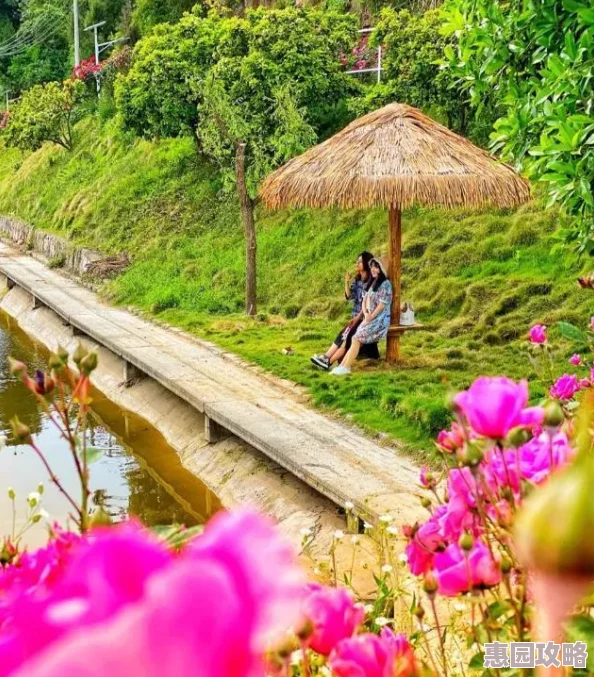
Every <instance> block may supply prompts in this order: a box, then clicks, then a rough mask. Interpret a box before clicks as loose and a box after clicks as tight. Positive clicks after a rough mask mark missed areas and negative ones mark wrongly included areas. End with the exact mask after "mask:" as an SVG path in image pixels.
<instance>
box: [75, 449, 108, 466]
mask: <svg viewBox="0 0 594 677" xmlns="http://www.w3.org/2000/svg"><path fill="white" fill-rule="evenodd" d="M104 453H105V449H102V448H101V447H87V465H91V463H96V462H97V461H99V460H100V459H101V458H102V457H103V454H104ZM82 455H83V452H82V449H81V451H80V457H81V459H82Z"/></svg>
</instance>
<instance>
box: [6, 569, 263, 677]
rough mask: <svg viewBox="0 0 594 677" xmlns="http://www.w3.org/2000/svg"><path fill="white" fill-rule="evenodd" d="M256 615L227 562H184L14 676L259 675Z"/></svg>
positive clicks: (43, 654)
mask: <svg viewBox="0 0 594 677" xmlns="http://www.w3.org/2000/svg"><path fill="white" fill-rule="evenodd" d="M256 614H257V609H256V608H255V607H254V606H253V604H252V603H251V600H250V598H249V595H242V594H241V592H240V591H239V590H238V587H237V581H234V580H233V576H232V575H231V574H230V572H229V571H228V570H226V567H225V566H224V565H223V564H221V563H218V562H216V561H215V560H211V561H202V562H198V563H196V562H192V561H191V560H189V559H181V560H179V561H178V562H177V563H176V564H174V565H172V566H171V567H168V568H167V569H164V570H163V571H162V572H160V573H158V574H157V575H156V576H155V577H154V578H153V579H151V581H150V585H149V586H148V588H147V593H146V595H145V596H144V598H143V599H142V600H141V601H140V602H139V603H138V604H135V605H131V606H129V607H127V608H125V609H123V610H122V611H121V613H119V614H117V615H115V616H114V617H113V618H112V619H110V621H108V622H106V623H102V624H100V625H98V626H96V627H95V628H94V629H93V630H92V631H89V629H88V628H85V627H81V628H80V630H78V631H73V632H72V633H70V634H69V635H68V636H67V637H66V638H65V640H64V641H61V642H56V643H55V644H54V645H53V646H52V647H51V648H50V649H49V650H48V651H46V652H44V653H42V654H40V655H39V656H38V657H36V659H35V660H33V661H30V662H27V663H26V664H25V665H24V666H23V667H22V668H21V669H20V670H18V671H17V672H15V673H13V675H11V677H31V676H32V675H35V677H65V675H76V677H105V676H106V675H109V677H131V675H142V677H163V676H164V675H200V677H260V676H261V675H263V670H264V668H263V664H262V659H261V657H260V654H259V652H255V651H254V647H253V646H252V632H253V631H254V628H255V625H256V624H257V620H256ZM238 619H240V622H238Z"/></svg>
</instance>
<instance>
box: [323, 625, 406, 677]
mask: <svg viewBox="0 0 594 677" xmlns="http://www.w3.org/2000/svg"><path fill="white" fill-rule="evenodd" d="M395 657H396V649H395V646H394V644H393V642H392V641H390V640H386V638H382V637H378V636H377V635H371V634H368V633H366V634H363V635H357V636H356V637H352V638H351V639H344V640H343V641H342V642H340V643H339V644H338V645H337V647H336V648H335V649H334V651H333V652H332V653H331V654H330V660H329V665H330V668H331V669H332V673H333V675H335V677H394V659H395Z"/></svg>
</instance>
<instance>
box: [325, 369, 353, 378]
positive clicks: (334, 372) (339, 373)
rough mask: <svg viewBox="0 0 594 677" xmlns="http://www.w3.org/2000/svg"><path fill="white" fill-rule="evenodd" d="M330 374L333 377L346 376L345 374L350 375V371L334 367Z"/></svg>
mask: <svg viewBox="0 0 594 677" xmlns="http://www.w3.org/2000/svg"><path fill="white" fill-rule="evenodd" d="M330 373H331V374H332V375H333V376H346V374H350V373H351V370H350V369H347V368H346V367H334V369H333V370H332V371H331V372H330Z"/></svg>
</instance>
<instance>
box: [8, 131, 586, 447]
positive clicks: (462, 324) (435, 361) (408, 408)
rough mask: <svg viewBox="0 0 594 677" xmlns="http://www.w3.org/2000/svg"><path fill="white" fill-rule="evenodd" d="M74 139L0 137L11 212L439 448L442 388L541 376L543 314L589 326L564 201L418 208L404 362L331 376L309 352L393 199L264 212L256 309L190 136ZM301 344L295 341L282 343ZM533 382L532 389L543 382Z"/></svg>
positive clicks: (356, 417) (387, 425)
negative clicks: (127, 260)
mask: <svg viewBox="0 0 594 677" xmlns="http://www.w3.org/2000/svg"><path fill="white" fill-rule="evenodd" d="M77 134H78V137H79V138H78V144H77V147H76V149H75V151H74V152H73V153H72V154H68V153H66V152H64V151H62V150H61V149H57V148H51V147H46V148H44V149H42V150H40V151H38V152H37V153H34V154H31V155H27V156H22V155H21V154H20V153H18V152H16V151H12V150H7V149H0V177H1V178H0V213H3V214H15V215H18V216H19V217H20V218H22V219H23V220H25V221H28V222H30V223H32V224H34V225H36V226H38V227H39V228H42V229H45V230H49V231H52V232H55V233H58V234H60V235H63V236H66V237H68V238H70V239H71V240H72V241H74V242H75V243H79V244H85V245H87V246H91V247H96V248H99V249H102V250H103V251H105V252H108V253H116V252H120V251H124V250H125V251H128V252H129V254H130V255H131V257H132V259H133V264H132V266H131V267H130V268H129V269H128V270H127V271H126V272H125V273H124V274H123V275H121V276H120V277H118V278H117V279H116V280H114V281H112V282H110V283H109V284H107V285H106V286H105V288H104V293H105V294H106V295H107V296H108V297H109V298H110V299H111V300H112V301H113V302H115V303H118V304H124V305H133V306H136V307H138V308H140V309H143V310H145V311H148V312H151V313H154V314H155V315H157V316H158V317H159V319H162V320H164V321H167V322H170V323H172V324H176V325H179V326H181V327H184V328H186V329H188V330H189V331H191V332H194V333H195V334H197V335H198V336H201V337H203V338H205V339H208V340H211V341H214V342H216V343H218V344H220V345H222V346H224V347H225V348H228V349H230V350H232V351H234V352H236V353H238V354H239V355H241V356H243V357H245V358H247V359H249V360H251V361H253V362H256V363H258V364H259V365H261V366H262V367H264V368H265V369H267V370H269V371H271V372H273V373H274V374H276V375H278V376H280V377H282V378H288V379H291V380H293V381H295V382H297V383H299V384H301V385H303V386H305V387H306V388H307V389H308V391H309V392H310V393H311V395H312V398H313V401H314V402H315V404H316V405H318V406H320V407H322V408H325V409H328V410H338V411H340V412H341V413H343V414H345V415H348V416H349V418H351V419H352V420H353V421H354V422H355V423H357V424H359V425H361V426H363V427H364V428H366V429H368V430H369V431H374V432H376V433H384V434H387V435H389V436H393V437H395V438H398V439H400V440H401V441H403V442H404V443H406V444H408V445H410V447H411V448H412V449H421V450H425V452H428V451H429V450H430V449H431V442H430V440H431V438H432V437H433V436H434V435H435V434H436V432H437V431H438V430H439V429H440V428H441V427H443V426H444V425H446V424H447V421H448V418H449V416H448V411H447V409H446V407H445V404H444V402H445V394H446V392H447V390H448V389H449V388H454V389H459V388H463V387H465V386H467V385H468V384H469V383H470V382H471V381H472V380H473V379H474V378H475V377H476V376H477V375H479V374H502V373H504V374H508V375H510V376H512V377H516V378H519V377H525V376H528V377H529V376H530V372H531V367H530V364H529V362H528V360H527V357H526V351H525V336H526V332H527V329H528V327H529V326H530V325H531V324H532V323H533V322H536V321H538V322H542V323H545V324H547V325H551V326H552V325H554V324H555V323H556V322H557V321H559V320H567V321H570V322H574V323H580V324H583V323H584V322H585V321H586V318H588V317H589V316H590V315H591V314H593V313H592V310H593V307H592V303H591V301H592V297H591V295H590V294H589V293H588V292H585V291H582V290H580V289H579V288H578V287H577V285H576V282H575V279H576V277H577V275H578V274H579V273H580V272H581V269H580V268H579V267H578V266H577V265H576V262H575V259H574V258H573V255H571V254H570V253H567V254H565V255H562V254H559V253H557V254H555V255H553V254H551V238H552V235H553V233H554V231H555V229H556V227H557V225H558V222H559V216H558V214H557V212H556V211H555V210H549V211H546V212H545V211H543V210H542V209H541V208H540V207H539V205H538V204H536V203H533V204H530V205H527V206H525V207H523V208H521V209H519V210H518V211H516V212H507V211H491V212H484V213H475V212H464V211H456V212H443V211H437V210H421V209H415V210H410V211H409V212H407V213H406V214H405V215H404V217H403V232H404V236H403V262H404V267H403V300H409V299H410V300H412V301H413V303H414V305H415V308H416V311H417V315H418V319H419V320H420V321H422V322H423V323H424V324H425V325H426V326H427V331H425V332H419V333H414V334H413V333H411V334H408V335H406V336H405V338H404V339H403V342H402V349H403V356H404V360H403V363H402V365H401V366H399V367H398V368H397V369H389V368H387V367H386V365H384V364H381V365H379V366H377V367H370V366H366V368H364V369H360V370H358V371H357V372H356V373H355V374H354V375H353V376H352V377H348V378H345V379H335V378H333V377H331V376H329V375H327V374H323V373H320V372H318V371H316V370H315V368H313V367H312V366H310V364H309V359H308V358H309V356H310V355H311V354H312V353H313V352H319V351H321V350H323V349H325V348H326V346H327V344H328V343H329V341H330V340H331V339H332V338H333V337H334V335H335V334H336V332H337V330H338V329H339V328H340V326H341V323H342V322H343V320H344V318H345V317H346V313H347V307H346V304H345V303H344V302H343V301H342V299H341V295H342V279H343V275H344V270H345V269H346V268H351V267H352V263H353V261H354V259H355V257H356V255H357V254H358V253H359V252H360V251H361V250H363V249H369V250H371V251H373V252H375V253H376V254H379V255H384V254H385V253H386V232H387V226H386V215H385V213H384V212H383V211H382V210H379V209H377V210H365V211H349V212H345V211H338V210H326V211H294V212H287V211H285V212H279V213H267V212H265V211H263V210H261V211H260V212H259V215H258V246H259V250H258V265H259V296H260V315H259V316H258V318H256V319H247V318H245V317H243V316H242V315H241V309H242V307H243V289H242V288H243V280H244V251H243V235H242V229H241V225H240V223H239V218H238V210H237V205H236V202H235V200H234V199H233V198H232V197H229V196H227V195H225V194H224V193H223V192H222V190H221V184H220V181H219V179H218V178H217V174H216V171H215V169H214V168H213V167H211V166H209V165H208V163H206V162H205V161H203V160H200V159H199V158H197V156H196V153H195V149H194V146H193V144H192V142H191V141H190V140H188V139H177V140H163V141H160V142H158V143H150V142H148V141H140V140H136V139H130V138H129V137H125V136H123V135H121V134H120V133H119V132H118V131H117V129H116V128H115V125H114V123H113V122H110V123H108V124H107V125H106V126H104V127H102V126H101V125H100V123H99V122H98V121H97V120H96V119H94V118H88V119H86V120H85V121H83V122H82V123H81V124H79V126H78V128H77ZM289 345H290V346H292V347H293V348H294V350H295V354H294V355H290V356H287V355H284V354H283V353H282V349H283V348H284V347H286V346H289ZM539 394H540V393H539V392H537V391H535V392H534V395H535V396H538V395H539Z"/></svg>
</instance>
